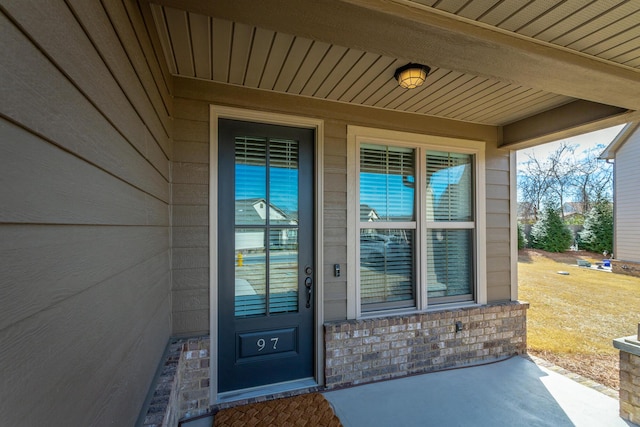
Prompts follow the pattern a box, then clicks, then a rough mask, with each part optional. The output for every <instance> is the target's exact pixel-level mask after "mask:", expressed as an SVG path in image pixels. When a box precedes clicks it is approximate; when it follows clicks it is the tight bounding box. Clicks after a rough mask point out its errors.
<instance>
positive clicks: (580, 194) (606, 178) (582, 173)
mask: <svg viewBox="0 0 640 427" xmlns="http://www.w3.org/2000/svg"><path fill="white" fill-rule="evenodd" d="M603 149H604V145H602V144H600V145H597V146H596V147H594V148H592V149H590V150H585V151H583V153H582V154H583V156H582V157H581V159H580V161H579V162H577V163H576V165H575V167H576V170H575V173H574V174H573V183H572V185H573V187H574V194H573V196H574V198H575V200H576V201H579V202H581V203H582V206H583V212H584V213H585V214H586V213H587V212H589V211H590V210H591V208H592V207H593V206H594V205H595V204H596V203H598V202H600V201H603V200H611V198H612V190H613V167H612V166H611V165H610V164H608V163H606V162H605V161H604V160H600V159H599V158H598V156H599V154H600V153H601V152H602V150H603Z"/></svg>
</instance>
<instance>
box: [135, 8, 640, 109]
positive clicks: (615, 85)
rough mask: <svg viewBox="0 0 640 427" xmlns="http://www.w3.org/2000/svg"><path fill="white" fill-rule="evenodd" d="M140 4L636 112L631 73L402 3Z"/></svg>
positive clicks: (638, 96)
mask: <svg viewBox="0 0 640 427" xmlns="http://www.w3.org/2000/svg"><path fill="white" fill-rule="evenodd" d="M145 1H150V2H153V3H157V4H161V5H165V6H169V7H174V8H176V9H182V10H187V11H191V12H196V13H200V14H204V15H208V16H213V17H217V18H221V19H226V20H230V21H235V22H242V23H245V24H250V25H254V26H257V27H262V28H267V29H271V30H275V31H281V32H284V33H288V34H292V35H296V36H301V37H306V38H310V39H314V40H321V41H324V42H328V43H333V44H336V45H340V46H345V47H349V48H354V49H360V50H363V51H367V52H373V53H378V54H381V55H387V56H390V57H394V58H401V59H405V60H407V61H411V62H418V63H424V64H427V65H431V66H434V65H435V66H437V67H441V68H445V69H449V70H456V71H460V72H465V73H470V74H473V75H477V76H483V77H487V78H494V79H498V80H502V81H507V82H511V83H514V84H519V85H522V86H525V87H531V88H535V89H540V90H544V91H548V92H551V93H557V94H562V95H566V96H570V97H573V98H577V99H585V100H590V101H593V102H597V103H600V104H608V105H614V106H618V107H622V108H625V109H630V110H640V71H638V70H636V69H633V68H630V67H626V66H622V65H617V64H614V63H612V62H607V61H603V60H598V59H595V58H593V57H589V56H587V55H584V54H581V53H578V52H575V51H571V50H569V49H565V48H562V47H558V46H554V45H551V44H549V43H544V42H539V41H535V40H533V39H531V38H527V37H523V36H520V35H517V34H515V33H511V32H508V31H504V30H501V29H498V28H496V27H492V26H489V25H485V24H481V23H477V22H475V21H470V20H467V19H464V18H459V17H456V16H454V15H451V14H446V13H444V12H440V11H438V10H435V9H432V8H427V7H420V6H419V5H417V4H415V3H413V4H410V3H409V2H407V1H405V0H395V1H392V0H313V1H300V0H265V1H254V0H233V1H203V0H145Z"/></svg>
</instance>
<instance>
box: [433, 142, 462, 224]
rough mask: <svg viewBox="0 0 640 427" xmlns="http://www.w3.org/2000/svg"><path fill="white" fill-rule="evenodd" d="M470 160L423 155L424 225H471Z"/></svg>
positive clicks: (437, 153)
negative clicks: (461, 223)
mask: <svg viewBox="0 0 640 427" xmlns="http://www.w3.org/2000/svg"><path fill="white" fill-rule="evenodd" d="M471 165H472V156H471V155H469V154H460V153H447V152H440V151H427V221H472V220H473V209H472V204H473V199H472V197H471V195H472V192H473V186H472V181H471V176H472V173H471V172H472V170H471Z"/></svg>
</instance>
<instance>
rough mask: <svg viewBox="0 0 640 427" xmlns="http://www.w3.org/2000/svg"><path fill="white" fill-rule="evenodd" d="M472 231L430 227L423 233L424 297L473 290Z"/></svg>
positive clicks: (468, 292)
mask: <svg viewBox="0 0 640 427" xmlns="http://www.w3.org/2000/svg"><path fill="white" fill-rule="evenodd" d="M472 272H473V230H453V229H433V230H429V232H428V233H427V283H428V286H427V291H428V294H427V295H428V297H431V298H436V297H455V296H462V295H468V296H469V298H468V299H471V297H472V293H473V277H472Z"/></svg>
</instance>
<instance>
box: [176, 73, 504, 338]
mask: <svg viewBox="0 0 640 427" xmlns="http://www.w3.org/2000/svg"><path fill="white" fill-rule="evenodd" d="M174 85H175V92H176V99H175V106H176V108H175V115H176V123H175V148H174V152H175V154H174V158H173V171H174V187H173V190H174V202H175V201H176V200H178V199H180V200H186V199H187V198H189V197H190V198H192V200H191V202H192V203H193V204H186V202H185V204H178V203H174V206H173V225H174V230H173V242H174V243H173V244H174V257H176V256H177V257H178V258H179V259H182V258H185V259H183V261H180V260H176V259H174V288H173V302H174V305H173V306H174V332H177V333H184V334H188V333H194V332H197V331H202V330H206V329H207V328H208V320H207V319H208V317H207V313H208V307H204V306H203V304H202V301H200V300H198V298H196V297H195V296H198V297H204V295H205V292H207V291H208V286H209V284H208V282H207V276H206V269H207V268H208V265H207V264H203V263H204V262H205V261H206V258H205V257H204V253H205V251H206V249H207V248H206V245H207V242H206V239H207V236H206V234H205V233H208V229H207V227H206V226H207V219H208V216H207V215H208V210H207V203H203V202H204V197H203V194H204V189H203V188H202V187H201V186H202V185H203V184H202V180H203V176H202V171H203V170H204V169H203V168H204V167H205V166H206V163H207V162H208V158H209V157H208V156H209V151H208V119H209V116H208V108H209V104H219V105H226V106H234V107H240V108H248V109H257V110H267V111H272V112H277V113H284V114H292V115H303V116H306V117H314V118H321V119H323V120H324V121H325V140H324V159H323V160H324V174H323V179H324V206H323V219H324V236H323V237H324V240H323V243H324V254H323V255H324V266H323V271H324V278H325V283H324V319H325V320H326V321H331V320H341V319H346V317H347V283H346V277H347V271H348V269H349V268H351V267H352V266H349V265H348V264H347V247H346V245H347V240H346V239H347V233H346V226H347V160H346V159H347V157H346V156H347V152H346V139H347V125H351V124H356V125H363V126H371V127H379V128H390V129H395V130H402V131H408V132H417V133H434V134H438V135H446V136H452V137H460V138H470V139H481V140H486V141H488V142H487V152H486V165H487V182H486V194H487V227H488V233H487V234H488V236H487V237H488V239H487V248H486V250H487V276H488V289H487V293H488V300H489V302H494V301H502V300H509V299H510V295H511V283H510V246H509V235H510V234H509V218H510V217H509V202H510V200H509V164H510V163H509V152H508V151H504V150H503V151H499V150H498V149H497V148H496V141H495V139H496V135H495V130H492V129H490V128H489V127H485V126H479V125H476V126H474V125H468V124H462V123H460V124H459V126H458V123H457V122H442V121H440V120H430V119H429V118H420V120H417V117H416V116H413V115H408V114H402V113H394V112H385V111H382V110H376V109H371V108H363V107H352V106H346V105H344V104H338V103H332V102H328V101H318V100H313V99H309V98H298V97H292V96H288V95H282V94H273V93H268V92H263V91H256V90H251V89H241V88H229V87H223V86H220V85H216V84H215V83H214V84H211V83H209V84H207V83H204V82H200V81H197V80H189V79H184V78H176V79H175V81H174ZM198 165H199V166H198ZM195 168H200V169H199V172H194V171H192V174H195V175H197V176H198V177H197V178H195V177H194V178H193V179H191V178H188V179H189V180H191V182H186V180H187V178H185V180H182V181H180V182H178V178H177V175H176V171H177V170H183V172H184V173H185V174H187V175H188V174H189V173H187V170H192V169H195ZM183 172H181V173H183ZM177 184H180V185H177ZM182 184H184V185H182ZM176 191H180V192H184V193H185V194H176ZM194 194H199V195H200V196H197V200H195V199H193V197H195V196H194ZM177 198H178V199H177ZM176 251H177V252H176ZM189 257H195V258H196V259H194V260H187V259H186V258H189ZM334 264H340V265H341V269H342V271H341V277H334V274H333V265H334ZM355 268H357V266H355Z"/></svg>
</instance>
